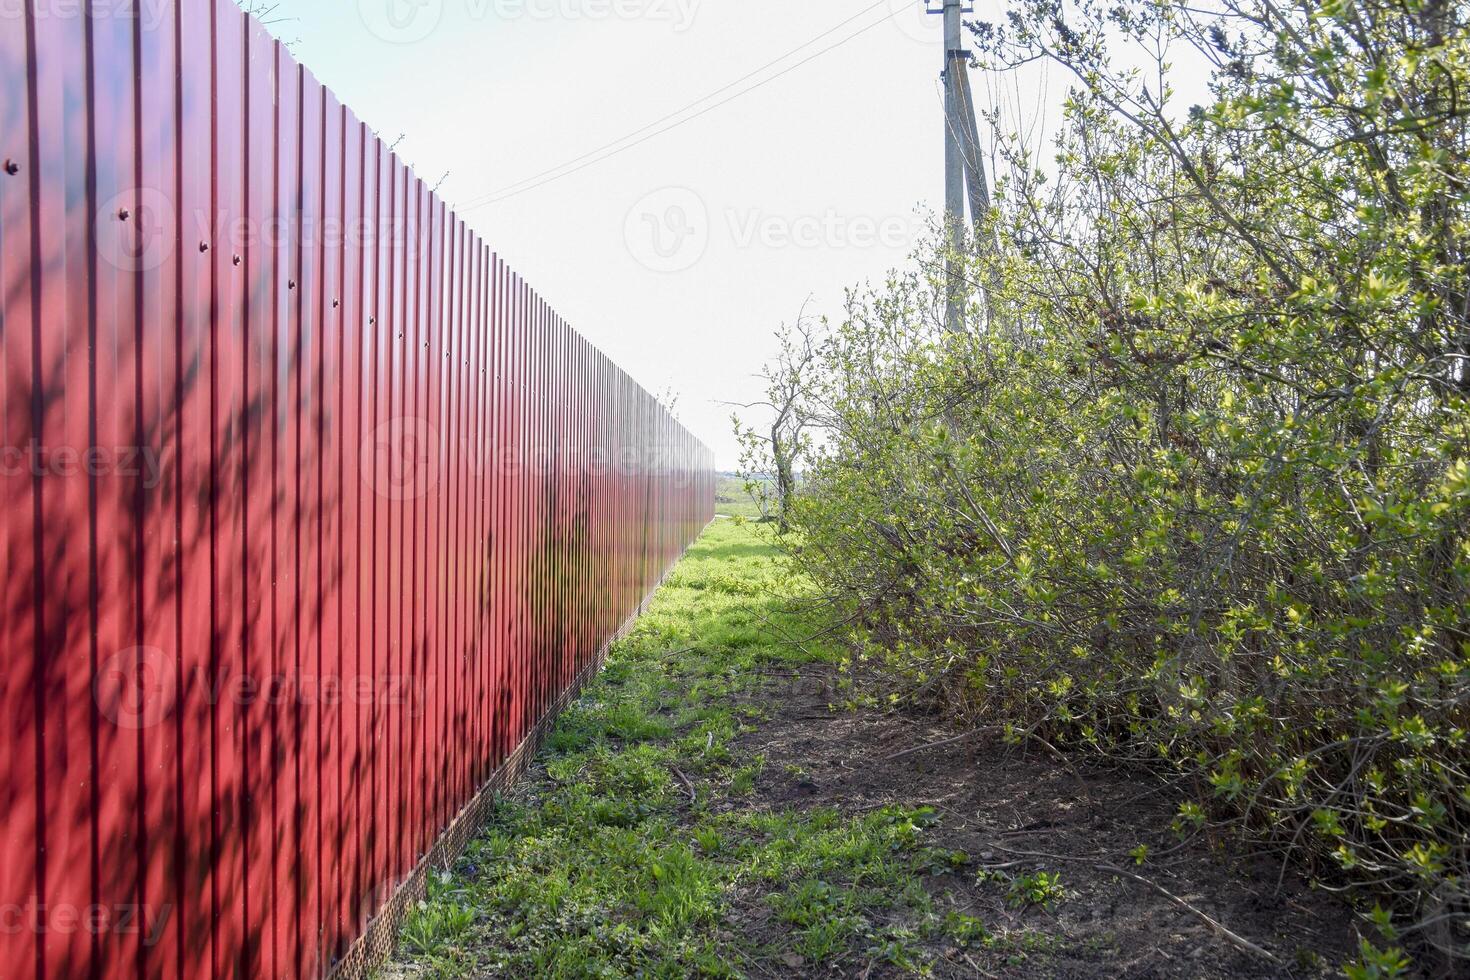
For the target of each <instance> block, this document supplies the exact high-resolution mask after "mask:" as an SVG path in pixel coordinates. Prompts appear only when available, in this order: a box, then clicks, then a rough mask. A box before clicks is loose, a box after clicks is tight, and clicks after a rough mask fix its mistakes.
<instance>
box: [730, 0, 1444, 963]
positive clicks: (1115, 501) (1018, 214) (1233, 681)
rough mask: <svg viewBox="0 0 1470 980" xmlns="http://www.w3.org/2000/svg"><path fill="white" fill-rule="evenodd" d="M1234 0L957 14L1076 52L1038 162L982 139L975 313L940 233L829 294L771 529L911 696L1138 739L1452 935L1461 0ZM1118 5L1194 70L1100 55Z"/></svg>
mask: <svg viewBox="0 0 1470 980" xmlns="http://www.w3.org/2000/svg"><path fill="white" fill-rule="evenodd" d="M1218 6H1219V9H1218V10H1216V12H1213V13H1211V12H1208V11H1205V10H1203V9H1200V8H1198V7H1188V6H1186V5H1184V4H1183V3H1175V2H1159V3H1142V2H1134V0H1126V2H1121V3H1119V2H1113V0H1110V2H1109V3H1108V4H1107V5H1106V7H1105V8H1103V7H1098V8H1096V9H1094V8H1093V6H1092V5H1091V4H1086V3H1084V4H1080V5H1079V4H1075V3H1066V4H1059V3H1055V2H1041V0H1031V2H1026V3H1023V4H1021V5H1019V6H1018V7H1017V8H1016V13H1015V14H1014V15H1013V16H1012V17H1011V19H1010V20H1009V21H1008V22H1007V23H1005V24H1003V25H997V26H981V27H980V28H977V29H976V31H975V40H976V42H977V44H978V45H979V46H980V47H981V49H982V50H983V51H984V52H985V57H986V58H987V59H988V60H989V61H990V62H991V63H992V64H995V65H999V64H1005V63H1016V64H1019V63H1022V62H1023V61H1026V60H1028V59H1035V58H1038V57H1040V58H1049V59H1052V61H1053V62H1057V63H1061V64H1063V65H1065V66H1066V67H1067V68H1068V69H1070V70H1071V75H1070V77H1071V78H1072V79H1073V80H1074V81H1075V82H1076V83H1077V85H1078V88H1077V89H1076V90H1075V91H1074V92H1073V93H1072V94H1071V96H1070V97H1069V99H1068V103H1067V112H1066V117H1065V119H1064V120H1063V121H1062V123H1061V125H1060V128H1059V136H1058V138H1057V146H1056V157H1055V163H1048V164H1047V166H1046V167H1045V168H1041V167H1038V165H1037V164H1036V162H1035V161H1034V160H1033V159H1032V158H1031V156H1030V155H1029V154H1028V153H1027V152H1026V150H1025V149H1024V146H1025V144H1024V141H1021V140H1014V141H1011V140H1002V141H1001V142H1000V144H999V149H998V155H999V157H1000V160H1001V163H1002V169H1003V173H1002V175H1001V178H1000V180H999V182H998V186H997V188H996V204H995V209H994V216H993V223H992V224H991V225H990V226H989V227H987V228H986V229H985V231H984V233H983V234H981V235H980V236H978V237H979V238H980V241H981V242H982V243H983V244H982V245H980V246H977V247H975V248H974V249H973V254H970V255H967V256H965V257H964V261H965V262H966V265H965V272H966V279H967V280H968V281H970V282H972V283H977V284H983V285H984V287H985V288H984V291H983V299H982V297H981V296H976V297H972V299H973V300H974V301H973V302H972V303H971V305H970V307H969V309H968V314H967V320H966V328H967V329H966V330H964V331H963V332H962V333H949V332H947V331H946V330H945V329H944V325H943V323H942V317H941V315H940V313H941V311H942V307H943V292H944V289H943V283H942V282H939V281H938V280H937V277H936V276H935V274H934V272H933V270H935V269H939V268H942V266H943V258H944V257H943V256H942V255H929V256H926V257H921V258H923V259H924V261H922V262H921V263H920V269H919V270H918V271H914V272H911V273H909V274H906V275H903V274H900V275H895V276H894V277H893V278H892V280H891V281H890V282H889V283H888V284H886V286H885V287H884V288H882V289H878V290H874V291H870V292H867V293H863V294H855V295H854V296H853V297H851V299H850V300H849V304H848V310H847V315H846V316H845V317H844V318H843V319H842V321H841V322H840V323H835V324H833V325H831V326H830V327H829V330H828V333H827V335H826V337H825V338H824V340H823V343H822V345H821V347H820V356H819V358H818V362H817V364H816V365H815V366H814V367H811V366H809V367H807V369H806V370H807V373H806V375H805V377H804V378H803V379H802V388H803V395H802V400H803V407H802V411H803V413H804V417H805V418H807V419H809V420H811V421H810V428H811V431H813V433H814V434H813V436H812V438H811V439H810V441H809V443H808V444H806V445H805V446H804V450H803V451H804V455H805V458H804V459H802V460H801V461H800V462H801V466H802V468H803V469H804V471H805V474H806V478H805V480H804V482H803V485H802V487H803V489H802V492H801V493H800V494H799V496H798V498H797V500H796V501H795V504H794V508H793V512H792V521H793V527H794V532H795V533H793V534H792V535H791V536H790V538H789V540H788V546H789V548H790V550H791V551H792V554H793V556H794V558H795V561H796V563H797V565H798V567H799V569H800V570H801V571H802V572H804V573H807V574H809V575H810V576H811V577H812V578H813V579H814V580H816V581H817V582H819V583H820V584H821V585H822V587H823V589H824V592H825V595H824V597H823V601H824V603H828V602H830V603H834V604H835V605H833V607H832V608H835V609H837V610H838V611H839V614H838V617H837V618H838V620H839V621H840V622H843V623H845V624H847V628H848V629H849V630H850V631H851V632H852V634H853V639H854V640H855V641H856V642H858V643H860V644H862V645H863V646H864V648H865V649H868V650H880V651H882V656H884V657H885V658H886V660H887V662H888V664H889V665H890V666H891V667H892V668H893V669H894V670H895V671H897V672H899V673H900V674H901V675H902V676H904V677H906V678H907V679H908V680H909V681H911V683H912V685H913V689H914V691H915V692H916V694H917V693H922V694H923V695H925V696H928V697H932V698H935V699H938V700H939V701H940V702H942V703H943V704H945V705H947V706H948V707H949V708H950V709H951V710H954V711H957V712H961V713H965V714H967V715H971V716H976V717H978V718H979V719H981V720H988V721H991V722H993V723H996V724H1002V725H1004V726H1006V728H1007V730H1008V731H1009V732H1010V733H1011V734H1012V735H1013V736H1014V737H1016V738H1023V737H1026V736H1028V735H1043V736H1044V737H1046V738H1047V739H1049V740H1052V741H1053V743H1054V744H1058V745H1061V744H1064V743H1065V744H1066V745H1067V746H1069V747H1071V748H1074V749H1085V750H1087V751H1090V752H1094V753H1098V754H1102V755H1106V756H1108V757H1112V758H1118V759H1124V760H1129V761H1131V762H1134V763H1143V764H1146V765H1150V766H1153V767H1156V768H1158V769H1159V770H1160V771H1162V772H1165V773H1166V774H1169V775H1170V776H1171V777H1173V778H1176V779H1177V780H1178V781H1179V784H1180V786H1181V788H1182V792H1181V797H1182V806H1181V810H1180V819H1179V821H1178V822H1177V826H1178V827H1180V828H1181V830H1183V831H1186V832H1187V831H1189V830H1191V829H1192V828H1196V827H1198V826H1201V825H1204V824H1205V823H1206V822H1209V821H1213V822H1215V823H1217V824H1219V823H1226V822H1230V823H1233V824H1235V825H1237V826H1238V827H1240V828H1243V829H1246V830H1248V831H1249V832H1250V833H1252V834H1253V835H1255V836H1256V837H1257V838H1258V839H1260V840H1263V841H1268V842H1273V843H1274V844H1275V845H1277V846H1278V847H1279V850H1280V851H1281V852H1282V853H1283V854H1289V855H1290V856H1292V857H1294V858H1296V859H1299V860H1300V861H1302V862H1304V863H1305V865H1306V866H1308V867H1310V868H1312V869H1314V871H1315V872H1316V873H1317V875H1318V877H1319V879H1320V880H1322V881H1324V882H1328V881H1330V882H1333V883H1336V884H1343V883H1346V884H1352V885H1364V886H1367V887H1368V888H1369V889H1371V891H1372V892H1373V893H1374V894H1375V895H1376V896H1378V897H1383V896H1387V897H1388V898H1389V899H1391V902H1390V903H1389V904H1391V906H1392V908H1393V909H1394V910H1395V914H1394V919H1393V922H1394V925H1395V927H1396V929H1397V931H1398V934H1399V935H1400V936H1401V937H1403V939H1404V941H1405V942H1406V943H1408V944H1412V945H1414V947H1415V948H1419V949H1426V948H1431V947H1432V948H1436V949H1438V950H1439V951H1440V955H1451V956H1457V955H1458V956H1463V955H1466V941H1467V937H1466V933H1465V922H1466V918H1467V915H1470V899H1467V883H1466V874H1467V871H1470V843H1467V841H1470V834H1467V831H1470V780H1467V777H1466V729H1467V727H1470V726H1467V719H1470V540H1467V528H1470V466H1467V459H1470V452H1467V450H1470V412H1467V409H1470V307H1467V298H1466V297H1467V293H1466V287H1467V259H1470V256H1467V250H1466V247H1465V246H1466V236H1467V232H1470V163H1467V146H1470V133H1467V126H1466V114H1467V112H1470V85H1467V83H1470V24H1467V23H1466V19H1467V9H1466V8H1465V7H1464V5H1456V4H1447V3H1434V2H1430V0H1404V2H1388V0H1354V2H1346V0H1338V2H1330V3H1325V4H1320V3H1315V2H1308V0H1296V2H1280V3H1273V2H1268V0H1226V2H1224V3H1222V4H1221V5H1218ZM1081 25H1089V26H1085V27H1084V26H1081ZM1129 37H1134V38H1154V39H1162V40H1163V41H1164V42H1168V43H1171V44H1173V45H1174V49H1175V50H1177V49H1180V48H1190V49H1192V50H1193V51H1194V54H1192V55H1191V56H1190V57H1191V58H1192V59H1193V62H1192V63H1194V64H1201V63H1203V64H1204V65H1205V66H1206V67H1207V69H1208V70H1210V71H1212V72H1213V81H1212V85H1211V91H1212V99H1211V101H1210V103H1209V104H1207V105H1204V106H1198V107H1193V108H1192V109H1187V110H1186V109H1183V108H1180V107H1178V106H1175V105H1174V104H1173V103H1172V102H1171V101H1170V99H1169V98H1168V92H1169V89H1168V88H1167V82H1163V83H1161V82H1159V81H1158V79H1160V78H1163V79H1167V78H1168V71H1169V69H1168V65H1167V62H1168V61H1169V60H1170V58H1172V57H1173V56H1172V55H1161V56H1160V62H1159V64H1158V65H1157V66H1150V67H1149V69H1148V70H1146V71H1143V72H1141V73H1132V72H1130V71H1124V70H1121V69H1114V68H1112V67H1111V66H1110V63H1109V61H1108V59H1107V56H1106V54H1105V52H1106V51H1107V50H1108V49H1109V47H1110V46H1113V47H1116V45H1117V44H1118V42H1119V39H1120V38H1122V39H1126V38H1129ZM1155 69H1157V70H1155ZM756 455H757V456H758V453H756Z"/></svg>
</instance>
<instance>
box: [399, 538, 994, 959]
mask: <svg viewBox="0 0 1470 980" xmlns="http://www.w3.org/2000/svg"><path fill="white" fill-rule="evenodd" d="M767 534H769V530H768V528H766V527H763V526H756V525H753V524H749V523H746V522H743V521H719V522H716V523H715V524H714V525H712V526H711V527H710V528H709V529H708V530H707V531H706V532H705V534H704V535H703V536H702V537H701V538H700V540H699V541H698V542H697V543H696V545H695V546H694V547H693V548H692V549H691V550H690V552H689V553H688V555H687V556H686V557H685V558H684V560H683V561H681V562H680V563H679V565H678V566H677V567H676V568H675V569H674V570H673V572H672V573H671V575H670V576H669V578H668V580H667V583H666V584H665V586H664V587H663V588H662V589H661V590H660V591H659V593H658V595H657V596H656V598H655V599H654V601H653V602H652V604H651V607H650V609H649V611H648V612H647V614H646V615H645V616H644V617H643V618H642V619H641V620H640V621H639V622H638V624H637V625H636V626H635V628H634V629H633V631H632V632H631V634H630V635H629V636H628V637H626V638H625V639H623V640H622V641H620V642H619V643H618V644H617V645H616V646H615V648H614V649H613V651H612V653H611V656H610V658H609V663H608V666H607V668H606V670H605V671H604V672H603V673H602V675H601V676H600V677H599V678H598V679H597V680H596V681H594V682H593V683H592V684H591V685H590V686H589V687H588V689H587V690H586V692H585V693H584V695H583V696H582V698H581V699H580V700H579V701H578V702H577V703H576V704H575V705H573V706H572V707H571V708H569V709H568V710H567V712H566V713H565V714H564V715H563V717H562V718H561V720H560V723H559V724H558V725H557V727H556V730H555V732H554V734H553V735H552V736H551V737H550V738H549V740H548V742H547V745H546V748H545V749H544V750H543V753H542V755H541V757H540V763H541V766H540V767H538V769H536V770H533V771H532V773H531V774H529V775H528V777H527V779H526V781H525V783H524V784H523V785H522V786H520V787H518V788H517V789H516V790H515V791H514V792H513V793H512V794H510V796H509V797H508V798H506V799H503V800H502V801H500V803H499V804H498V805H497V807H496V809H495V812H494V814H493V817H492V819H491V820H490V822H489V825H488V826H487V827H486V828H485V830H484V831H483V832H482V833H481V834H480V835H479V836H478V837H477V838H476V839H475V840H474V841H473V842H472V843H471V845H470V846H469V848H468V849H467V851H466V853H465V855H464V857H463V858H462V859H461V860H460V862H459V863H458V865H457V866H456V868H455V869H454V871H453V873H452V874H450V875H445V876H443V877H442V878H441V879H437V880H436V881H435V882H434V884H433V887H432V888H431V893H430V897H429V899H428V900H427V901H426V902H424V903H423V904H422V905H421V907H420V908H419V909H418V911H416V912H415V913H414V915H413V917H412V918H411V919H410V920H409V922H408V924H407V925H406V926H405V927H404V930H403V933H402V937H401V944H400V948H399V952H398V960H397V962H396V963H395V964H394V965H393V967H391V968H390V969H391V970H394V971H396V973H395V975H397V976H404V975H409V976H464V975H474V976H483V975H487V974H488V975H502V974H506V975H526V976H537V977H586V976H649V977H670V978H673V977H685V976H730V975H744V974H751V973H757V974H758V973H762V972H770V971H771V970H773V969H774V970H776V971H777V972H780V971H781V970H783V969H784V970H786V971H787V972H789V971H790V969H792V964H793V963H794V962H799V963H801V964H806V965H809V966H812V967H815V966H816V965H818V964H832V963H838V962H842V961H844V958H848V959H849V961H850V962H857V961H861V962H869V961H874V960H884V961H888V962H891V963H895V964H898V965H900V966H901V967H902V968H904V969H910V968H915V969H917V968H918V966H917V965H918V964H920V963H922V954H921V952H919V951H918V950H917V949H916V946H915V943H916V942H917V940H918V939H919V938H921V937H924V936H934V935H939V936H944V937H947V941H951V942H979V941H982V940H985V939H987V937H988V934H987V933H986V932H985V930H984V927H983V925H982V924H980V923H978V922H975V921H974V920H966V919H964V917H960V918H959V919H956V918H954V917H953V914H952V913H951V914H950V915H949V916H946V915H945V914H943V913H941V912H940V911H938V910H936V909H935V908H934V907H933V902H932V900H931V898H930V896H929V894H928V892H927V891H926V890H925V888H924V887H923V885H922V879H923V877H924V876H925V875H928V874H933V873H936V872H937V871H943V870H949V869H951V868H953V867H954V866H955V864H956V863H957V862H958V863H964V860H965V859H964V856H963V855H959V856H956V855H954V854H952V853H950V852H939V851H936V849H934V848H932V847H929V846H928V845H927V844H926V836H927V834H926V828H928V827H929V825H930V824H931V822H932V821H933V813H932V812H931V811H929V810H927V809H924V808H909V807H900V806H891V807H885V808H882V809H879V810H874V811H870V812H862V813H855V814H848V813H844V812H842V811H840V810H838V809H833V808H830V807H819V808H813V809H806V810H800V809H783V808H776V807H771V806H769V805H766V804H764V803H762V801H761V796H760V793H759V791H758V790H759V787H760V786H761V785H763V784H762V780H772V781H774V780H779V779H781V778H782V777H781V776H780V774H779V773H776V772H767V770H766V767H765V761H764V758H763V757H762V755H761V754H760V753H759V752H757V751H753V750H747V749H741V748H739V747H738V746H737V739H738V738H739V736H740V735H741V734H742V733H747V732H750V731H751V730H752V729H751V726H752V725H758V724H759V716H760V714H761V711H760V710H759V705H760V703H761V702H762V698H761V697H760V691H759V690H757V687H756V686H757V685H759V684H761V683H762V682H763V680H764V675H768V674H770V673H772V672H790V671H791V670H793V669H794V668H800V667H801V666H802V665H805V664H810V663H812V662H814V661H825V660H832V659H835V658H836V651H834V650H830V649H827V648H823V647H820V646H812V645H810V644H808V645H804V646H797V645H792V644H790V643H788V642H786V641H785V640H783V639H782V635H783V633H784V634H799V633H800V631H801V630H802V628H803V625H804V624H803V623H802V622H801V620H800V619H799V618H798V617H796V616H795V615H794V614H793V613H791V612H790V611H789V606H788V602H787V601H786V600H785V599H783V596H789V595H792V594H794V593H799V592H800V591H801V589H802V583H800V582H797V581H793V580H792V578H791V576H790V575H789V573H788V571H787V569H786V567H785V566H784V564H783V563H782V562H781V560H780V559H779V558H778V556H777V554H776V552H775V551H774V549H773V548H771V547H770V545H769V543H768V539H767V538H766V537H765V535H767ZM691 794H692V797H693V799H692V800H691ZM757 965H758V966H760V967H761V968H760V969H755V968H754V967H755V966H757Z"/></svg>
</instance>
